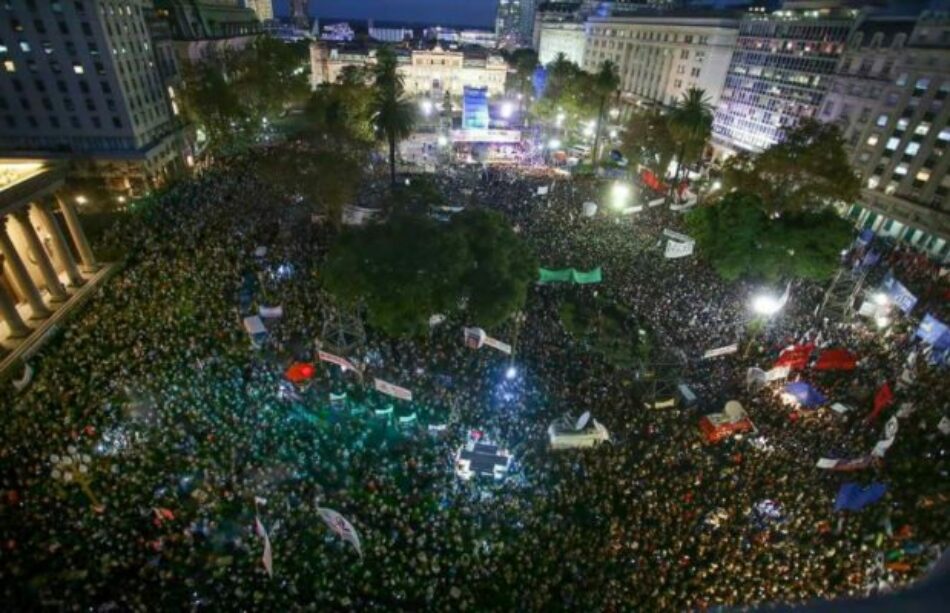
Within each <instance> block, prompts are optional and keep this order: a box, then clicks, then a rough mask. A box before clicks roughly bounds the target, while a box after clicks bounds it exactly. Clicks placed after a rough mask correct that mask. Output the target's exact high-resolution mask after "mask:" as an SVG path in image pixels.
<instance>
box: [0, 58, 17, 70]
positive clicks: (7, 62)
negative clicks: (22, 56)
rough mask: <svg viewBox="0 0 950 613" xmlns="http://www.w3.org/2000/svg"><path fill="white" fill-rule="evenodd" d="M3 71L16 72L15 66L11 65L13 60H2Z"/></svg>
mask: <svg viewBox="0 0 950 613" xmlns="http://www.w3.org/2000/svg"><path fill="white" fill-rule="evenodd" d="M3 69H4V70H5V71H6V72H16V64H14V63H13V60H4V62H3Z"/></svg>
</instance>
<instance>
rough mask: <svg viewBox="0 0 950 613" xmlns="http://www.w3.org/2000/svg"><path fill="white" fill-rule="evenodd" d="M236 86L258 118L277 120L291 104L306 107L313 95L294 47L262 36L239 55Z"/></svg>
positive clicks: (234, 81)
mask: <svg viewBox="0 0 950 613" xmlns="http://www.w3.org/2000/svg"><path fill="white" fill-rule="evenodd" d="M233 63H234V65H235V68H234V70H233V72H234V78H233V81H232V82H233V86H234V88H235V91H236V92H237V95H238V97H239V98H240V100H241V101H242V104H244V105H245V106H246V107H247V108H248V110H249V114H250V115H251V116H253V117H255V118H264V117H267V116H268V115H270V116H274V115H276V114H278V113H279V112H281V111H283V110H284V109H285V108H286V107H287V106H289V105H291V104H302V103H303V102H304V101H305V100H306V98H307V94H308V92H309V89H310V88H309V86H308V84H307V78H306V75H305V74H304V71H303V69H302V68H303V67H304V66H306V62H305V61H302V60H301V58H300V57H299V54H298V53H297V52H296V51H295V48H294V47H291V46H290V45H288V44H286V43H284V42H282V41H280V40H277V39H276V38H272V37H270V36H262V37H260V38H258V39H256V40H255V41H254V43H253V44H252V45H250V46H249V47H247V48H246V49H243V50H242V51H240V52H238V54H237V55H236V56H235V60H234V62H233Z"/></svg>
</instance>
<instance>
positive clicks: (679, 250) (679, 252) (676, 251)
mask: <svg viewBox="0 0 950 613" xmlns="http://www.w3.org/2000/svg"><path fill="white" fill-rule="evenodd" d="M695 246H696V243H693V242H689V243H680V242H677V241H673V240H670V241H666V250H665V251H664V252H663V257H665V258H667V259H670V260H672V259H675V258H685V257H687V256H690V255H693V248H694V247H695Z"/></svg>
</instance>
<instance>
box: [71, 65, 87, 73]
mask: <svg viewBox="0 0 950 613" xmlns="http://www.w3.org/2000/svg"><path fill="white" fill-rule="evenodd" d="M73 72H75V73H76V74H86V69H85V68H83V67H82V64H80V63H79V62H73Z"/></svg>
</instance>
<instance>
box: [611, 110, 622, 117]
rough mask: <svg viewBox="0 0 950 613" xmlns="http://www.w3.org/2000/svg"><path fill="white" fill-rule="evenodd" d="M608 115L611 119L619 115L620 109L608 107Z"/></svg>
mask: <svg viewBox="0 0 950 613" xmlns="http://www.w3.org/2000/svg"><path fill="white" fill-rule="evenodd" d="M610 117H611V119H616V118H618V117H620V109H610Z"/></svg>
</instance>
